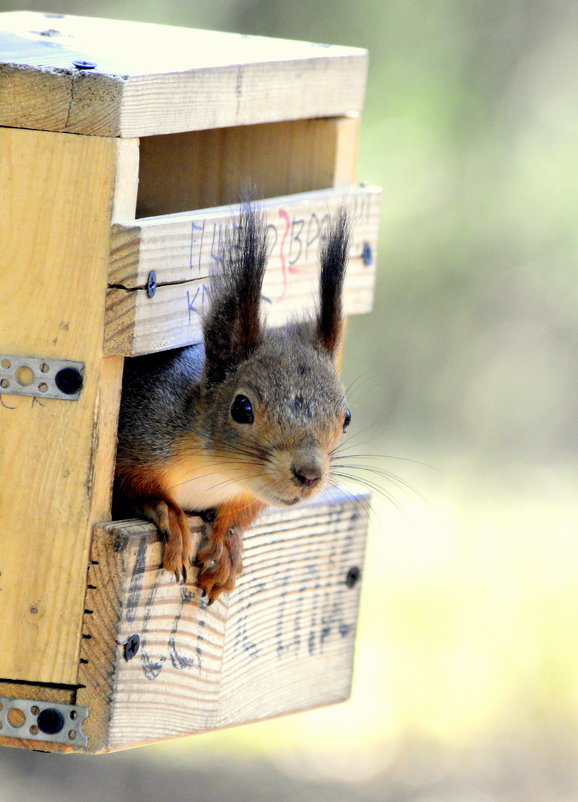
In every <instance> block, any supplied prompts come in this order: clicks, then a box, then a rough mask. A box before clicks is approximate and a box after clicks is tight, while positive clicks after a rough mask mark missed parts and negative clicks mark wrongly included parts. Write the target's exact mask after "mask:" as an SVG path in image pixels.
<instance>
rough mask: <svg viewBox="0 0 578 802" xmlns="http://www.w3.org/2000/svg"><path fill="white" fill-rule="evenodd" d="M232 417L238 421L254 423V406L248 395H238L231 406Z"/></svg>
mask: <svg viewBox="0 0 578 802" xmlns="http://www.w3.org/2000/svg"><path fill="white" fill-rule="evenodd" d="M231 417H232V418H233V420H234V421H236V422H237V423H253V407H252V406H251V402H250V401H249V399H248V398H247V396H246V395H236V396H235V400H234V401H233V404H232V406H231Z"/></svg>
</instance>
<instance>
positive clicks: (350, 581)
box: [345, 565, 361, 588]
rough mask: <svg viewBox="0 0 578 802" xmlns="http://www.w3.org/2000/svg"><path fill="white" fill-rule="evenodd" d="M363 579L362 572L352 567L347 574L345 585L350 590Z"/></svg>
mask: <svg viewBox="0 0 578 802" xmlns="http://www.w3.org/2000/svg"><path fill="white" fill-rule="evenodd" d="M360 579H361V571H360V570H359V568H358V567H357V566H356V565H352V566H351V568H350V569H349V571H348V572H347V576H346V577H345V584H346V585H347V587H348V588H353V587H355V585H357V583H358V582H359V580H360Z"/></svg>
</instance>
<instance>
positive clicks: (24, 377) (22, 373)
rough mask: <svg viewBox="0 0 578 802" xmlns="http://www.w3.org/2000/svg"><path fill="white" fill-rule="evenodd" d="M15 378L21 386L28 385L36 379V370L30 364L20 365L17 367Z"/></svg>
mask: <svg viewBox="0 0 578 802" xmlns="http://www.w3.org/2000/svg"><path fill="white" fill-rule="evenodd" d="M14 378H15V379H16V381H17V382H18V384H19V385H20V386H21V387H28V386H29V385H31V384H32V382H33V381H34V371H33V370H32V368H29V367H28V365H20V367H19V368H16V372H15V373H14Z"/></svg>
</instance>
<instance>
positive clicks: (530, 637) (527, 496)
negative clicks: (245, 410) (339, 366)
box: [0, 0, 578, 802]
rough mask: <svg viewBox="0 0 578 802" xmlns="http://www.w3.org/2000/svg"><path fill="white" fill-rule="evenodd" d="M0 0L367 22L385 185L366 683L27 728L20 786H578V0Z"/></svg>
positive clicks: (357, 325) (551, 792) (331, 795)
mask: <svg viewBox="0 0 578 802" xmlns="http://www.w3.org/2000/svg"><path fill="white" fill-rule="evenodd" d="M0 9H1V10H12V9H31V10H45V11H53V12H58V13H78V14H88V15H95V16H108V17H113V18H119V19H134V20H141V21H152V22H162V23H169V24H176V25H187V26H193V27H201V28H215V29H221V30H230V31H239V32H244V33H252V34H264V35H271V36H280V37H285V38H295V39H306V40H311V41H320V42H331V43H340V44H349V45H356V46H362V47H367V48H368V49H369V51H370V73H369V85H368V94H367V101H366V111H365V113H364V116H363V128H362V139H361V151H360V166H359V178H360V180H366V181H369V182H371V183H376V184H381V186H383V188H384V198H383V218H382V224H381V244H380V254H379V264H380V267H379V282H378V288H377V296H376V311H375V312H374V314H373V315H372V316H370V317H366V318H363V319H362V318H358V319H352V320H351V321H350V325H349V332H348V343H347V349H346V362H345V374H346V379H347V381H348V382H355V385H354V388H353V392H352V397H351V399H350V401H351V404H350V405H351V409H352V412H353V417H354V424H352V428H351V430H350V431H351V434H350V435H348V436H349V437H350V438H351V440H350V445H351V453H352V454H355V453H357V454H358V455H361V454H369V455H370V456H369V457H359V458H358V461H357V463H356V464H358V465H364V466H369V467H371V466H372V467H373V469H374V470H371V471H369V470H367V469H366V468H363V469H359V468H358V470H357V474H358V476H359V477H360V478H363V477H365V478H366V479H368V480H369V481H371V482H372V483H376V484H377V485H378V486H379V488H380V489H378V491H377V492H376V493H375V498H374V505H373V507H374V509H373V515H372V531H371V535H370V542H369V549H368V555H367V565H366V570H365V574H364V588H363V596H362V611H361V622H360V628H359V634H358V650H357V660H356V673H355V682H354V693H353V697H352V699H351V701H349V702H347V703H345V704H343V705H339V706H336V707H333V708H330V709H325V710H318V711H314V712H310V713H304V714H298V715H294V716H290V717H286V718H283V719H280V720H278V721H273V722H266V723H262V724H257V725H252V726H248V727H243V728H238V729H233V730H230V731H227V732H223V733H217V734H211V735H204V736H198V737H195V738H189V739H185V740H183V741H178V742H174V743H170V744H166V745H159V746H154V747H148V748H145V749H139V750H136V751H133V752H128V753H122V754H118V755H112V756H109V757H100V758H86V759H84V758H62V757H59V756H53V755H43V754H35V753H25V752H22V751H20V750H6V749H5V750H3V751H2V752H1V753H0V800H2V801H3V800H4V799H6V800H11V799H18V800H23V801H24V802H27V800H29V799H30V800H32V799H34V800H36V799H40V798H41V799H43V800H45V802H53V800H54V801H56V800H59V802H60V800H62V799H63V798H68V799H79V800H93V799H94V800H97V799H114V800H119V802H122V801H123V800H127V802H128V801H131V802H132V800H137V799H138V800H139V802H147V800H157V799H165V800H167V802H173V800H181V799H183V800H185V799H186V800H189V799H195V800H196V799H199V800H204V801H205V802H219V801H220V800H225V799H230V798H232V799H235V800H239V801H242V800H249V799H250V800H252V802H260V801H261V800H294V799H296V798H300V799H301V800H303V801H304V802H308V800H326V799H327V800H329V799H331V800H338V802H339V801H340V800H348V802H349V801H351V802H356V801H357V800H368V801H369V800H380V802H382V801H383V802H389V800H391V801H392V802H394V801H396V802H397V800H400V801H401V800H415V801H416V802H453V801H454V800H455V801H456V802H493V800H499V801H500V802H502V801H503V800H506V801H509V800H511V801H512V802H522V801H523V802H571V801H573V800H576V799H578V737H577V733H578V501H577V498H576V495H577V494H576V487H577V478H578V477H577V474H578V470H577V467H578V454H577V451H578V382H577V371H576V369H575V354H576V345H577V343H578V326H577V324H578V304H577V301H578V276H577V264H576V263H577V257H578V219H577V205H578V204H577V200H576V197H577V188H578V81H577V72H578V47H577V39H578V4H576V2H575V0H548V2H543V0H509V1H508V2H504V0H483V2H480V0H356V2H350V1H348V2H346V0H331V1H330V0H325V1H324V2H315V0H291V2H281V0H196V1H195V2H184V0H178V2H176V1H173V2H171V0H165V2H160V0H138V2H137V0H114V2H113V0H108V2H107V1H106V0H92V2H90V3H89V2H86V1H85V0H42V2H38V0H22V1H21V2H20V0H12V1H11V2H7V0H0ZM354 463H355V459H353V458H352V465H353V464H354ZM385 472H390V473H393V474H395V476H396V477H399V478H397V479H396V478H393V479H392V478H391V477H388V476H386V475H385ZM388 496H390V497H392V498H393V500H390V499H388Z"/></svg>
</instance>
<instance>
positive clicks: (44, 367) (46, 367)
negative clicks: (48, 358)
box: [40, 362, 50, 373]
mask: <svg viewBox="0 0 578 802" xmlns="http://www.w3.org/2000/svg"><path fill="white" fill-rule="evenodd" d="M49 370H50V366H49V364H48V362H41V363H40V372H41V373H48V371H49Z"/></svg>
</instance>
